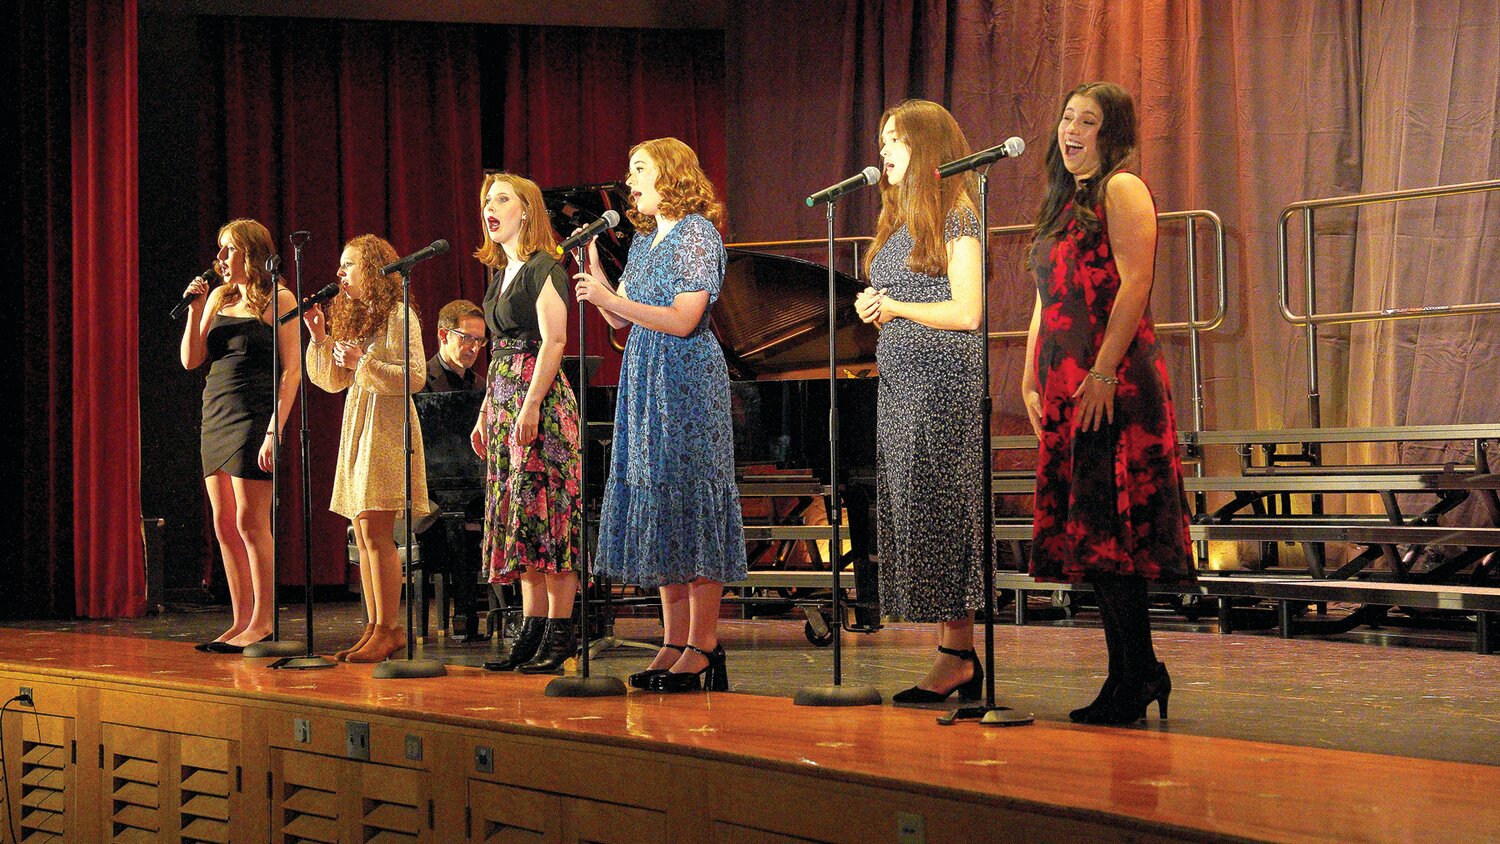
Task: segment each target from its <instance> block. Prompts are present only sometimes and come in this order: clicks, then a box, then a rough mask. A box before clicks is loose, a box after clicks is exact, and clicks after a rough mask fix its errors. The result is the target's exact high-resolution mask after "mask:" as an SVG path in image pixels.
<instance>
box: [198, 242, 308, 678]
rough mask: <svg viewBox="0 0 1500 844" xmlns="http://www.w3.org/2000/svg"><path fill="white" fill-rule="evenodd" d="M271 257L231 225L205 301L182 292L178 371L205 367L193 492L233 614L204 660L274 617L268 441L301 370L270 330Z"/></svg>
mask: <svg viewBox="0 0 1500 844" xmlns="http://www.w3.org/2000/svg"><path fill="white" fill-rule="evenodd" d="M274 249H275V247H274V245H273V242H272V240H271V233H270V232H268V231H266V227H265V226H263V225H261V224H260V223H257V222H256V221H254V220H234V221H233V222H230V223H229V224H227V225H225V226H224V227H223V228H222V229H220V230H219V254H218V257H217V259H216V260H215V265H214V266H215V270H216V271H217V272H218V273H219V274H220V275H221V276H223V278H224V284H221V285H219V286H218V287H215V288H214V289H213V290H212V291H210V290H209V289H208V282H207V281H205V280H203V279H201V278H197V279H194V280H193V282H192V283H191V284H189V285H188V287H187V290H186V291H185V292H186V293H187V294H191V295H193V296H195V297H196V298H195V299H193V302H192V305H191V306H190V308H189V310H188V316H187V326H186V327H185V328H184V329H183V332H182V345H181V356H182V365H183V367H184V368H186V369H197V368H198V367H199V366H202V365H203V362H204V361H205V360H207V361H209V362H210V364H211V365H210V367H209V371H208V380H207V382H206V384H205V385H204V388H203V431H202V449H201V457H202V461H203V482H204V485H205V486H207V488H208V500H209V503H210V504H211V505H212V507H213V515H214V535H215V536H216V537H217V538H218V540H219V551H220V552H221V553H222V554H223V557H224V575H225V579H226V580H227V581H228V582H229V601H230V606H231V607H232V609H233V612H234V620H233V623H232V624H231V625H230V627H229V629H228V630H226V631H224V633H223V634H222V635H220V636H219V637H218V638H217V639H215V640H214V641H212V642H205V643H203V644H201V645H199V646H198V649H199V650H203V651H211V652H213V653H239V652H240V651H242V650H244V647H245V645H248V644H252V643H254V642H259V641H261V640H262V639H265V638H266V637H268V636H270V635H271V622H272V613H273V612H275V609H276V604H275V601H276V583H275V571H274V562H275V561H274V560H273V559H272V551H271V545H272V533H271V468H272V452H273V445H272V442H271V438H272V437H279V436H281V430H282V428H283V426H284V425H285V423H286V418H287V414H288V413H290V412H291V409H292V402H293V401H295V400H296V398H297V382H298V381H299V380H300V379H301V378H302V364H301V360H300V356H299V355H298V350H297V325H296V323H287V324H286V325H283V326H281V327H280V328H279V329H273V328H272V326H273V325H274V324H275V319H276V317H275V314H276V312H278V311H279V312H282V313H285V312H286V311H289V310H292V309H294V308H296V297H295V296H293V295H292V293H291V291H289V290H287V289H286V288H284V287H281V286H280V285H278V284H276V282H275V279H273V278H272V277H271V275H270V274H269V273H267V272H266V269H265V267H266V259H267V258H269V257H270V256H271V253H272V251H273V250H274ZM204 293H207V294H208V295H207V296H204V295H203V294H204ZM273 302H274V303H275V305H274V306H273ZM273 342H279V343H280V344H281V350H280V352H281V360H280V364H281V371H280V377H279V379H278V378H276V377H274V376H273V375H272V373H271V363H272V360H271V359H272V354H273V350H272V346H271V344H272V343H273ZM273 411H274V412H273Z"/></svg>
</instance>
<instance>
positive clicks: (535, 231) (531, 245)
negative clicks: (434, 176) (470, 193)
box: [474, 173, 557, 270]
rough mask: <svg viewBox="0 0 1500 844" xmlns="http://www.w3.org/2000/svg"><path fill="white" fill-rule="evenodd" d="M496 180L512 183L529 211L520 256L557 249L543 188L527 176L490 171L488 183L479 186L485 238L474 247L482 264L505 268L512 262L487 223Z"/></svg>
mask: <svg viewBox="0 0 1500 844" xmlns="http://www.w3.org/2000/svg"><path fill="white" fill-rule="evenodd" d="M496 182H505V183H506V184H508V185H510V187H511V190H513V191H515V192H516V198H517V199H519V200H521V211H522V213H524V214H525V215H526V219H525V220H524V221H522V223H521V242H520V244H519V245H518V247H517V249H516V253H517V257H519V258H520V259H521V260H522V261H525V260H526V259H528V258H530V257H531V256H532V255H533V254H535V253H536V252H539V251H543V250H545V251H547V252H556V251H557V235H556V233H554V232H553V231H552V223H551V221H550V220H549V219H548V218H547V206H546V203H545V202H544V201H543V199H542V189H541V188H539V187H537V184H536V182H533V181H532V180H530V179H528V178H526V177H525V176H517V175H516V174H514V173H490V174H488V175H486V176H485V177H484V184H482V185H480V186H479V224H480V229H481V234H482V236H483V237H484V242H483V243H482V244H481V245H480V247H479V248H478V249H476V250H474V257H475V258H478V259H479V262H480V263H481V264H484V265H485V266H487V267H491V268H493V269H497V270H503V269H505V265H506V264H508V263H510V258H509V257H508V256H507V255H506V254H505V250H504V249H503V248H501V246H500V244H498V243H496V242H495V241H493V240H490V234H489V228H488V227H487V226H485V225H484V206H485V204H486V203H487V202H489V199H490V188H492V187H494V186H495V183H496Z"/></svg>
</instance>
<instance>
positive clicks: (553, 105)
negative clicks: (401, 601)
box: [198, 18, 725, 584]
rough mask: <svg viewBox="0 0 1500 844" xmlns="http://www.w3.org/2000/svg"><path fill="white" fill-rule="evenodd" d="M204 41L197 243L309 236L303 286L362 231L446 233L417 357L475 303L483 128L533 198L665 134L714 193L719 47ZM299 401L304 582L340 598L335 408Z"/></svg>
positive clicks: (410, 38)
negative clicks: (700, 166) (306, 537)
mask: <svg viewBox="0 0 1500 844" xmlns="http://www.w3.org/2000/svg"><path fill="white" fill-rule="evenodd" d="M200 34H201V37H200V43H199V49H198V52H199V55H200V56H201V57H202V60H203V62H204V63H205V65H206V67H207V70H208V72H207V74H206V77H205V79H206V83H207V85H206V88H205V90H204V92H203V95H202V97H201V102H202V117H201V119H200V126H201V127H202V129H201V133H202V134H201V137H200V145H199V149H200V156H199V158H200V161H202V162H203V164H202V167H203V172H202V175H201V177H200V180H199V182H200V184H201V185H202V186H203V198H202V199H201V200H200V203H201V210H200V214H199V219H200V221H201V234H200V239H201V243H202V244H203V247H202V248H203V249H204V250H207V249H208V248H209V245H210V244H212V242H213V238H214V234H215V232H216V230H217V227H218V226H219V225H221V224H222V223H223V222H224V221H225V220H227V219H230V218H233V217H238V216H251V217H255V218H256V219H259V220H261V221H262V222H264V223H265V224H266V225H267V226H268V227H269V228H270V229H271V231H272V232H273V233H274V234H276V235H277V236H278V237H279V238H281V242H282V244H283V245H282V251H283V252H289V251H290V250H289V249H288V248H287V247H286V245H285V236H286V235H287V234H288V233H289V232H290V231H292V230H294V229H307V230H309V231H311V232H313V242H312V243H311V244H310V245H309V246H308V248H307V250H306V255H305V268H306V278H305V282H306V285H307V286H308V287H309V288H313V287H317V286H321V285H322V284H325V283H327V282H328V281H329V280H331V279H332V276H333V272H334V269H335V264H336V261H337V258H338V253H339V249H340V247H341V246H342V243H343V241H344V240H345V239H347V238H349V237H352V236H354V235H356V234H360V233H363V232H374V233H376V234H380V235H382V236H385V237H387V238H388V239H390V240H391V241H392V242H393V243H394V244H395V245H396V247H397V249H398V250H400V251H402V252H407V251H411V250H414V249H416V248H418V247H420V246H424V245H426V244H427V243H430V242H431V241H432V240H434V239H436V238H439V237H442V238H446V239H448V240H449V241H450V242H451V243H452V244H453V250H452V252H450V253H449V254H448V255H446V256H444V257H442V258H439V259H436V260H433V261H430V262H427V263H424V264H422V265H421V266H420V267H419V268H418V270H417V272H416V276H415V283H414V285H413V296H414V298H415V299H416V301H417V304H418V311H419V313H420V314H421V316H422V320H423V326H424V338H425V339H426V341H427V342H428V343H429V344H432V343H434V342H435V322H436V318H437V311H438V309H439V308H440V307H441V306H442V305H443V304H444V303H446V302H448V301H449V300H451V299H454V298H458V297H460V296H462V297H464V298H468V299H471V300H473V301H475V302H478V301H479V300H480V299H482V298H483V295H484V289H485V284H486V278H485V274H484V272H483V271H482V270H483V268H482V267H481V265H480V264H479V263H478V262H477V261H475V260H473V259H472V258H471V257H469V256H470V253H472V252H473V250H474V249H475V248H477V247H478V245H479V244H480V242H481V240H480V239H481V237H482V236H483V235H482V231H481V228H480V225H479V214H478V210H479V202H478V191H479V184H480V182H481V179H482V172H483V171H482V167H481V162H480V157H481V156H480V150H481V146H482V144H481V129H483V132H484V133H485V134H488V135H489V139H490V140H494V139H495V138H496V137H497V136H498V137H499V138H500V142H499V144H497V145H495V146H498V147H499V148H501V149H503V163H502V162H492V164H493V165H495V166H503V167H504V168H505V169H507V170H511V171H514V172H518V173H521V174H523V175H526V176H528V177H530V178H533V179H535V180H536V181H537V182H538V183H539V184H541V185H542V186H543V187H550V186H553V185H560V184H578V183H583V182H598V181H609V180H614V179H619V178H623V176H624V173H625V165H626V153H627V152H628V150H629V148H630V146H631V145H632V144H634V143H635V142H637V141H640V140H643V139H645V138H650V137H656V136H660V135H673V136H676V137H679V138H681V139H682V140H684V141H685V142H687V143H688V144H690V145H692V146H693V147H694V148H695V149H697V151H698V153H699V155H700V157H701V158H702V159H703V162H704V165H705V168H706V169H707V171H708V173H709V175H710V177H711V178H713V179H714V180H715V182H716V183H717V184H718V186H719V188H720V189H721V190H722V189H723V186H724V177H725V150H724V126H723V124H724V120H723V96H722V82H721V80H722V76H723V41H722V36H721V35H720V34H719V33H717V32H715V33H700V32H691V33H685V32H647V31H635V30H590V29H576V28H562V27H559V28H535V27H519V28H517V27H479V26H448V25H432V24H413V23H401V24H386V23H352V22H333V21H311V20H283V19H267V18H223V19H215V18H205V19H203V20H202V22H201V25H200ZM482 62H483V63H491V62H493V63H501V66H500V67H498V68H496V67H494V66H493V65H492V66H491V68H490V71H491V73H490V74H489V76H487V77H484V78H488V79H495V78H498V79H500V80H502V82H501V83H500V84H498V85H497V89H496V90H492V91H488V92H485V93H486V94H487V96H488V97H489V99H488V102H489V103H490V104H491V106H490V107H491V113H489V114H484V113H482V111H481V107H480V99H481V90H480V89H481V79H482V74H481V63H482ZM497 103H498V105H496V104H497ZM481 121H483V123H484V125H483V127H481ZM205 254H206V251H205ZM288 257H289V256H288ZM590 331H591V341H590V344H589V345H590V352H591V353H593V354H601V355H603V356H604V358H605V362H606V363H605V370H604V372H603V373H602V376H603V379H604V380H606V381H608V380H611V379H612V377H613V375H614V373H616V372H617V371H618V367H619V363H618V361H619V356H618V354H616V353H615V352H614V351H613V350H611V349H609V348H608V347H607V344H606V339H605V337H604V333H603V331H604V323H603V321H602V320H597V319H596V320H595V321H594V322H592V323H591V325H590ZM572 336H574V337H576V332H574V333H573V334H572ZM433 351H435V350H434V349H429V354H431V353H433ZM311 395H312V401H310V402H309V414H310V417H311V420H312V426H313V432H312V435H311V451H312V465H313V493H312V501H313V505H312V506H313V533H314V538H313V542H314V549H313V561H314V581H315V583H318V584H331V583H343V582H344V580H345V572H344V562H343V561H344V554H345V552H344V538H343V530H342V526H343V524H344V523H343V521H342V520H341V519H340V518H339V517H337V516H335V515H333V514H332V513H329V512H328V510H327V502H328V496H329V493H330V485H331V483H332V473H331V470H330V467H331V465H332V462H333V459H334V455H335V454H336V452H337V449H338V432H339V418H340V413H341V412H342V406H343V397H342V395H339V396H329V395H327V394H324V393H322V392H321V391H319V390H316V389H314V390H313V391H312V393H311ZM288 444H289V445H290V448H289V449H288V451H290V452H291V454H289V456H288V462H287V463H286V464H285V466H286V468H287V471H286V473H285V477H288V478H289V479H290V482H289V483H288V484H287V487H286V490H285V492H284V493H283V495H282V499H281V500H282V505H283V506H282V513H283V518H282V524H281V528H282V530H281V536H282V544H281V554H282V564H281V567H280V568H281V572H282V578H281V579H282V582H285V583H300V582H301V579H302V574H301V531H300V528H299V526H300V524H301V495H300V490H299V481H298V479H297V478H296V477H295V475H296V467H297V465H298V464H297V455H296V444H295V442H293V441H292V440H291V439H289V440H288Z"/></svg>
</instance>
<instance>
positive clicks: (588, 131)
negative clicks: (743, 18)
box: [481, 27, 727, 384]
mask: <svg viewBox="0 0 1500 844" xmlns="http://www.w3.org/2000/svg"><path fill="white" fill-rule="evenodd" d="M483 33H484V34H483V36H482V40H481V51H482V54H483V55H484V56H485V57H486V60H487V61H490V60H495V61H498V60H501V58H502V57H503V61H504V74H503V80H504V81H503V87H504V95H503V100H502V101H501V106H500V108H499V109H497V113H493V114H486V115H485V120H486V123H487V128H488V129H489V130H490V131H496V130H500V131H503V143H502V145H501V146H502V149H503V156H502V158H503V167H504V168H505V169H506V170H509V171H511V172H513V173H519V174H521V175H523V176H526V177H527V178H530V179H532V180H533V181H535V182H536V183H537V184H539V185H541V186H542V187H543V188H547V187H553V186H559V185H576V184H590V183H596V182H611V181H616V180H619V181H623V180H624V178H625V171H626V165H627V164H628V163H629V156H628V153H629V152H630V148H631V147H632V146H634V145H635V144H637V143H639V142H641V141H644V140H647V139H650V138H661V137H674V138H677V139H678V140H680V141H682V142H683V143H685V144H687V145H688V146H690V147H692V148H693V150H694V151H695V152H697V153H698V160H699V161H700V162H701V163H702V165H703V169H704V170H705V171H706V172H707V173H708V177H709V179H711V180H712V181H713V183H714V187H715V188H716V190H717V191H718V194H719V197H720V199H723V198H724V187H725V184H726V178H725V177H726V168H727V161H726V157H727V156H726V149H725V145H724V137H725V135H724V129H725V127H724V40H723V34H722V33H720V32H707V31H676V30H644V29H585V28H579V27H503V28H501V27H493V28H487V29H485V30H483ZM490 57H494V58H493V59H492V58H490ZM563 234H567V233H566V232H563ZM575 313H576V310H572V309H570V314H569V323H568V338H569V353H570V354H573V353H576V349H577V346H576V341H575V338H576V337H577V336H578V333H577V330H576V326H575V323H576V318H575ZM585 313H586V314H587V315H588V316H587V319H588V325H587V329H588V337H587V338H586V339H587V341H588V346H589V348H588V352H589V354H592V355H599V356H601V357H602V358H603V359H604V362H603V365H602V367H601V369H600V371H599V373H598V375H597V376H596V377H597V378H598V380H599V382H600V383H608V384H612V383H614V382H615V381H616V380H618V378H619V373H620V355H619V353H618V352H616V351H615V350H614V349H613V348H611V347H610V345H609V340H608V336H607V333H606V332H608V331H609V326H608V324H607V323H605V322H604V319H603V318H602V317H600V316H599V313H598V312H597V311H595V310H593V309H589V310H587V311H586V312H585ZM620 336H621V337H623V336H624V332H621V334H620Z"/></svg>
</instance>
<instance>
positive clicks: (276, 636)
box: [240, 255, 302, 659]
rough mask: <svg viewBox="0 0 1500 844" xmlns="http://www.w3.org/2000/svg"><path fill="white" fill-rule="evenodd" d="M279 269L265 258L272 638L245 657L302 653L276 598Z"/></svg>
mask: <svg viewBox="0 0 1500 844" xmlns="http://www.w3.org/2000/svg"><path fill="white" fill-rule="evenodd" d="M280 271H281V256H280V255H272V256H271V257H269V258H267V259H266V272H268V273H270V274H271V315H272V317H273V319H272V320H271V423H272V426H273V430H275V432H276V434H275V436H273V437H271V641H269V642H253V643H251V644H249V645H246V646H245V649H244V651H242V652H241V654H240V655H241V656H243V657H244V658H245V659H262V658H265V657H268V656H292V655H293V654H299V653H301V652H302V643H300V642H283V641H282V640H281V605H280V603H279V602H277V600H276V587H277V586H279V585H280V582H281V576H280V575H281V572H280V562H281V553H280V552H281V531H279V530H277V529H276V528H277V525H278V524H279V513H280V508H281V321H280V319H279V317H280V316H281V306H280V305H278V304H277V302H278V301H279V295H280V291H279V289H278V286H277V283H276V277H277V275H278V274H279V273H280Z"/></svg>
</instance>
